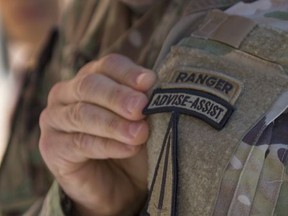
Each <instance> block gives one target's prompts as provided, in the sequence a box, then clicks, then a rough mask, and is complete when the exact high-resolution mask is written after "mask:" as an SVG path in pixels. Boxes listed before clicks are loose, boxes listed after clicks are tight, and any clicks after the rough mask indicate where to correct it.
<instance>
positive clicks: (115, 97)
mask: <svg viewBox="0 0 288 216" xmlns="http://www.w3.org/2000/svg"><path fill="white" fill-rule="evenodd" d="M124 97H125V90H124V88H123V86H121V85H115V86H114V87H113V88H111V89H110V91H108V92H107V102H108V103H109V104H111V105H118V104H117V103H118V102H124V100H123V98H124Z"/></svg>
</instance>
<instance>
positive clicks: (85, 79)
mask: <svg viewBox="0 0 288 216" xmlns="http://www.w3.org/2000/svg"><path fill="white" fill-rule="evenodd" d="M102 82H103V77H102V76H100V75H99V74H86V75H84V76H81V77H80V78H79V79H78V81H77V85H76V96H77V99H78V100H79V101H81V100H83V99H84V97H89V95H91V94H95V92H97V91H98V89H99V88H100V87H101V83H102Z"/></svg>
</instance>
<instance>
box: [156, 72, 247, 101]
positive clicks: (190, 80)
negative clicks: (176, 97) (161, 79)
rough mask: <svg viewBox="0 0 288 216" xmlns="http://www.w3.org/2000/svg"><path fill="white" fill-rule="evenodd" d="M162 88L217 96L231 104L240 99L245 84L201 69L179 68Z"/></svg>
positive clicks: (221, 74)
mask: <svg viewBox="0 0 288 216" xmlns="http://www.w3.org/2000/svg"><path fill="white" fill-rule="evenodd" d="M171 75H172V76H171V77H170V79H169V83H163V84H161V87H162V88H189V89H194V90H199V91H204V92H206V93H210V94H213V95H216V96H218V97H220V98H222V99H224V100H226V101H227V102H229V103H230V104H234V103H235V102H236V100H237V99H238V97H239V95H240V93H241V90H242V87H243V84H242V83H241V82H240V81H239V80H236V79H234V78H232V77H230V76H227V75H225V74H223V73H219V72H216V71H209V70H206V69H200V68H190V67H178V68H176V70H175V71H174V72H173V73H171Z"/></svg>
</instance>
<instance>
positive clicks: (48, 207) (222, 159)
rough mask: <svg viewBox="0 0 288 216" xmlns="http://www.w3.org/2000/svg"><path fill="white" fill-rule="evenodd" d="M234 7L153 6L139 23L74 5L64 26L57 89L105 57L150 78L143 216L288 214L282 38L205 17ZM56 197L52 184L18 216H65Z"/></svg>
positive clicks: (119, 12)
mask: <svg viewBox="0 0 288 216" xmlns="http://www.w3.org/2000/svg"><path fill="white" fill-rule="evenodd" d="M236 2H237V1H233V0H218V1H217V0H214V1H209V0H203V1H196V0H195V1H192V0H186V1H185V0H170V1H169V0H161V1H158V2H157V3H155V5H153V6H152V7H151V8H150V9H149V10H148V11H146V13H145V14H142V16H141V15H140V14H137V12H135V11H131V10H129V9H128V8H127V7H126V6H124V5H122V4H121V3H119V2H116V1H108V0H103V1H96V0H94V1H93V0H87V1H85V3H84V1H80V0H79V1H75V7H74V8H73V9H72V11H71V13H70V14H69V16H67V17H66V21H67V22H68V24H67V25H65V27H66V28H63V29H62V32H61V34H62V36H63V37H62V38H61V42H62V44H61V46H60V47H59V51H60V50H61V52H60V54H59V56H60V57H59V56H57V59H54V64H55V65H56V68H60V70H61V78H62V79H66V78H69V77H71V76H73V73H76V72H77V70H78V69H79V68H80V67H81V66H82V65H83V64H85V63H86V62H88V61H90V60H93V59H95V58H96V59H97V58H99V57H101V56H103V55H105V54H108V53H112V52H116V53H120V54H123V55H126V56H128V57H130V58H131V59H133V60H134V61H135V62H137V63H139V64H141V65H143V66H145V67H148V68H152V67H153V65H154V70H155V71H156V72H157V74H158V77H159V80H158V83H157V85H156V86H155V89H154V91H153V92H152V91H151V96H150V98H151V101H150V103H149V104H148V106H147V107H146V109H145V110H144V112H145V113H146V114H148V115H151V116H150V117H149V123H150V126H151V128H152V130H151V136H150V138H149V141H148V153H149V167H150V169H149V170H150V173H149V182H150V192H149V197H148V200H147V205H146V207H145V208H144V210H143V215H152V216H154V215H165V216H166V215H197V216H198V215H287V212H288V209H287V208H288V207H287V206H288V205H287V203H288V200H287V194H288V192H287V160H288V159H287V158H288V157H287V152H286V151H287V149H288V148H287V146H288V140H287V133H285V131H287V127H288V126H287V124H285V122H287V112H285V110H286V108H287V104H288V103H287V101H288V99H287V94H285V92H286V91H287V87H288V77H287V51H288V50H287V46H286V45H285V46H282V44H287V43H288V41H287V40H288V35H287V32H285V31H281V30H278V29H276V28H273V27H270V26H266V25H264V24H258V23H256V22H254V21H253V20H251V19H247V18H243V17H239V16H233V15H231V16H228V15H227V14H224V13H223V12H221V11H218V10H217V11H214V10H213V11H211V9H214V8H219V9H223V10H224V9H226V8H228V7H230V6H232V5H233V4H235V3H236ZM84 12H85V13H84ZM184 15H189V16H185V17H184V18H183V19H182V20H181V22H180V24H176V22H177V21H179V20H180V18H181V17H183V16H184ZM269 16H273V17H274V18H281V19H282V20H285V17H286V16H287V14H286V13H284V12H275V13H274V12H271V13H270V14H269ZM175 24H176V25H175ZM174 25H175V27H174V28H173V29H172V31H171V33H170V34H169V35H168V32H169V30H171V28H172V27H173V26H174ZM167 35H168V37H167ZM166 37H167V39H166V41H165V42H164V39H165V38H166ZM163 44H164V45H163ZM162 45H163V47H164V48H163V49H162V51H161V52H160V48H161V47H162ZM170 47H172V49H170ZM159 52H160V55H159ZM157 56H158V59H157V61H156V57H157ZM60 70H58V71H60ZM71 72H72V73H71ZM281 95H282V96H281ZM152 114H153V115H152ZM279 116H280V117H279ZM153 128H156V129H157V130H153ZM62 195H63V194H62V193H61V191H60V190H59V187H58V185H57V184H56V183H55V184H54V185H53V187H52V188H51V190H50V192H49V194H48V196H47V197H46V200H45V201H44V203H43V206H42V209H41V210H40V209H38V208H37V206H36V207H35V209H33V210H31V213H29V214H27V215H37V214H39V215H59V216H60V215H63V214H64V213H63V210H64V211H65V212H66V211H68V212H69V210H71V205H70V203H69V202H66V201H67V200H66V198H65V196H62ZM61 205H62V207H61ZM34 210H35V211H34Z"/></svg>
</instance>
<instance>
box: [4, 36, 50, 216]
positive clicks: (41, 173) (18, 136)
mask: <svg viewBox="0 0 288 216" xmlns="http://www.w3.org/2000/svg"><path fill="white" fill-rule="evenodd" d="M53 35H54V36H53V41H54V40H55V34H53ZM52 43H53V42H51V43H49V46H50V47H51V48H52V47H53V46H52ZM51 48H50V49H51ZM49 52H50V50H49V49H47V50H46V51H45V52H43V54H42V57H41V60H40V62H39V64H38V67H37V68H36V70H35V71H34V70H33V71H30V72H27V76H26V77H25V79H24V80H25V81H24V84H23V87H22V90H21V95H20V98H19V100H18V103H17V107H16V110H15V113H14V116H13V120H12V128H11V135H10V139H9V143H8V148H7V150H6V152H5V155H4V159H3V162H2V164H1V167H0V215H1V216H11V215H21V214H22V213H23V212H24V211H25V210H27V209H28V208H29V207H30V206H31V205H32V204H33V203H34V202H35V201H36V200H37V199H38V198H39V197H41V196H44V195H45V194H46V193H47V191H48V189H49V186H50V184H51V182H52V177H51V174H50V173H49V171H48V169H47V168H46V166H45V164H44V162H43V161H42V158H41V156H40V153H39V151H38V140H39V134H40V131H39V126H38V118H39V115H40V112H41V110H42V109H43V107H44V106H45V104H46V98H47V93H48V89H49V88H50V87H51V85H52V84H53V83H54V82H55V80H53V79H52V78H53V76H52V74H49V75H47V74H44V73H41V72H40V70H43V68H45V65H46V62H47V61H48V59H49V55H50V54H49ZM46 75H47V76H46Z"/></svg>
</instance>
